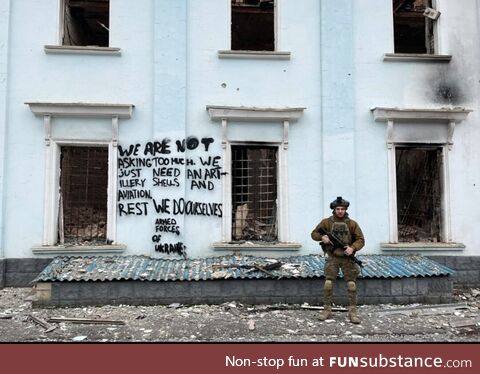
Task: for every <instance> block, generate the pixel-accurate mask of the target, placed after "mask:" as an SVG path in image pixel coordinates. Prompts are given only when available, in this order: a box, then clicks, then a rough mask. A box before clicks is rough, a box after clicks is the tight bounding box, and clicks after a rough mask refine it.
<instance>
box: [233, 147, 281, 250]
mask: <svg viewBox="0 0 480 374" xmlns="http://www.w3.org/2000/svg"><path fill="white" fill-rule="evenodd" d="M232 207H233V211H232V238H233V239H234V240H250V241H261V242H273V241H276V240H277V148H276V147H264V146H232Z"/></svg>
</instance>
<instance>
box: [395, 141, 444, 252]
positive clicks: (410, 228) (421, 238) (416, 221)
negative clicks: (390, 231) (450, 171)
mask: <svg viewBox="0 0 480 374" xmlns="http://www.w3.org/2000/svg"><path fill="white" fill-rule="evenodd" d="M395 157H396V174H397V215H398V241H399V242H441V241H442V228H441V226H442V193H443V183H442V180H443V179H442V170H443V169H442V165H443V156H442V148H440V147H435V148H428V147H423V148H422V147H396V150H395Z"/></svg>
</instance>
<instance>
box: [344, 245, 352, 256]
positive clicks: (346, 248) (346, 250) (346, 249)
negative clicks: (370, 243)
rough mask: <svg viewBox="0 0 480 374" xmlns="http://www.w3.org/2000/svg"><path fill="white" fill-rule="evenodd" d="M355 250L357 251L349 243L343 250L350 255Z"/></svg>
mask: <svg viewBox="0 0 480 374" xmlns="http://www.w3.org/2000/svg"><path fill="white" fill-rule="evenodd" d="M353 252H355V250H354V249H353V248H352V247H350V246H348V245H347V246H346V247H345V251H343V253H345V254H346V255H347V256H350V255H351V254H352V253H353Z"/></svg>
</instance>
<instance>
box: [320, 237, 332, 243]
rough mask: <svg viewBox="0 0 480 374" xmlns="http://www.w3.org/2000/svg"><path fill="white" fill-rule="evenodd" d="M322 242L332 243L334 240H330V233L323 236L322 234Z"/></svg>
mask: <svg viewBox="0 0 480 374" xmlns="http://www.w3.org/2000/svg"><path fill="white" fill-rule="evenodd" d="M322 243H323V244H332V242H331V241H330V238H329V237H328V235H323V236H322Z"/></svg>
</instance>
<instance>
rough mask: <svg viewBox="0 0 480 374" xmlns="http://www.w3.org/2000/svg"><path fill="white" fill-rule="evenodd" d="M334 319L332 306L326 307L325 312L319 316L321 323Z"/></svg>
mask: <svg viewBox="0 0 480 374" xmlns="http://www.w3.org/2000/svg"><path fill="white" fill-rule="evenodd" d="M330 318H332V307H331V306H325V307H324V308H323V312H322V313H320V314H319V315H318V319H319V320H320V321H326V320H327V319H330Z"/></svg>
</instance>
